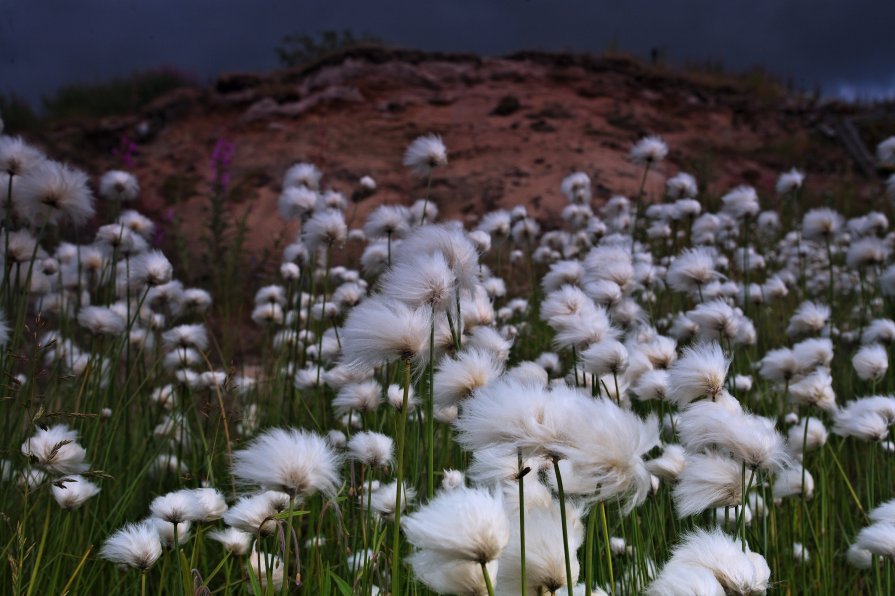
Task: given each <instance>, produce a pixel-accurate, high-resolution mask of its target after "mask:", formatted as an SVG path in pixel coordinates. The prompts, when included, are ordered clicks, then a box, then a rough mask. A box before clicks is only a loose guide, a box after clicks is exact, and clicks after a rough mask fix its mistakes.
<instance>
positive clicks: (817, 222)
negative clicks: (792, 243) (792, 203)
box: [802, 207, 843, 241]
mask: <svg viewBox="0 0 895 596" xmlns="http://www.w3.org/2000/svg"><path fill="white" fill-rule="evenodd" d="M842 223H843V222H842V216H841V215H840V214H839V213H837V212H836V211H834V210H832V209H829V208H827V207H819V208H817V209H812V210H811V211H809V212H808V213H806V214H805V217H804V218H803V219H802V235H803V236H804V238H805V239H806V240H819V241H829V240H830V239H831V238H832V237H833V235H834V234H836V232H838V231H839V229H840V228H841V227H842Z"/></svg>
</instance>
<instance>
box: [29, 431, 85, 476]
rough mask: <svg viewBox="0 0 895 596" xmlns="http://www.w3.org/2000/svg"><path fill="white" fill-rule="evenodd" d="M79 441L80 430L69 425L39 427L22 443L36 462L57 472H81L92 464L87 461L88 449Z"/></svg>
mask: <svg viewBox="0 0 895 596" xmlns="http://www.w3.org/2000/svg"><path fill="white" fill-rule="evenodd" d="M77 441H78V432H77V431H76V430H73V429H70V428H69V427H68V425H65V424H56V425H53V426H51V427H47V428H41V427H38V428H37V430H36V432H35V433H34V434H33V435H32V436H31V437H29V438H28V439H27V440H26V441H25V442H24V443H22V448H21V451H22V454H23V455H25V456H26V457H28V458H29V459H30V460H31V461H32V462H33V463H34V464H37V465H38V466H40V467H42V468H44V469H46V470H48V471H50V472H53V473H55V474H80V473H83V472H86V471H87V470H88V469H89V468H90V465H89V464H88V463H87V461H86V459H87V451H86V450H85V449H84V448H83V447H81V445H79V444H78V442H77Z"/></svg>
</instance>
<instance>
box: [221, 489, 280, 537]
mask: <svg viewBox="0 0 895 596" xmlns="http://www.w3.org/2000/svg"><path fill="white" fill-rule="evenodd" d="M290 500H291V497H290V496H289V495H287V494H286V493H280V492H276V491H265V492H262V493H258V494H255V495H247V496H243V497H240V498H239V500H238V501H237V502H236V503H234V504H233V505H232V506H230V508H229V509H227V512H226V513H225V514H224V523H226V524H227V525H228V526H232V527H234V528H236V529H238V530H241V531H243V532H246V533H248V534H252V535H255V536H257V535H259V534H260V535H262V536H267V535H270V534H271V533H273V532H274V530H276V528H277V524H278V522H277V520H276V519H274V516H275V515H277V514H278V513H282V512H283V511H285V510H286V509H287V508H288V507H289V502H290Z"/></svg>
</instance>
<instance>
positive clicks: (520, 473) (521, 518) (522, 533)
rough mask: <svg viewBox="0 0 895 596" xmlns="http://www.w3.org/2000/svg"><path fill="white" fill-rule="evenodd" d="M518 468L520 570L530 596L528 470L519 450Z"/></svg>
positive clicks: (524, 592) (523, 587) (523, 586)
mask: <svg viewBox="0 0 895 596" xmlns="http://www.w3.org/2000/svg"><path fill="white" fill-rule="evenodd" d="M516 466H517V468H516V469H517V470H518V473H517V475H516V481H517V482H518V483H519V570H520V572H521V574H522V596H525V594H528V580H527V578H526V573H525V474H526V473H528V470H527V469H523V468H522V452H521V451H519V450H517V451H516Z"/></svg>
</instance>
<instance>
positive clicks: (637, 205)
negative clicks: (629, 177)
mask: <svg viewBox="0 0 895 596" xmlns="http://www.w3.org/2000/svg"><path fill="white" fill-rule="evenodd" d="M649 167H650V162H649V161H647V162H646V165H644V167H643V176H642V177H641V178H640V189H638V191H637V200H636V201H635V203H634V217H633V219H632V220H631V255H633V254H634V246H635V245H636V244H637V218H638V217H639V216H640V209H641V205H642V203H643V188H644V187H645V186H646V175H647V174H648V173H649Z"/></svg>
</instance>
